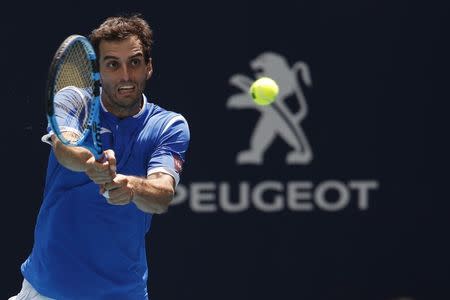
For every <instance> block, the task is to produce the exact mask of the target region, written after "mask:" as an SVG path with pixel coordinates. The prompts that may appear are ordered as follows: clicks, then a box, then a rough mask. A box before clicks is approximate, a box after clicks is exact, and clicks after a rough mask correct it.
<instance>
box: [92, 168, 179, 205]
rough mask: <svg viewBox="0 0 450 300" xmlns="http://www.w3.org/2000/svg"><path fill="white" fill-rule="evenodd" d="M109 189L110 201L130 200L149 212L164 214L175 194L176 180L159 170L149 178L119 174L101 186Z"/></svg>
mask: <svg viewBox="0 0 450 300" xmlns="http://www.w3.org/2000/svg"><path fill="white" fill-rule="evenodd" d="M105 191H108V196H109V197H108V198H107V199H108V203H110V204H113V205H125V204H128V203H130V202H133V203H134V204H136V206H137V207H138V208H139V209H140V210H142V211H144V212H147V213H152V214H162V213H165V212H166V211H167V209H168V208H169V204H170V202H171V201H172V199H173V196H174V194H175V180H174V179H173V177H172V176H170V175H168V174H166V173H162V172H157V173H153V174H150V175H149V176H148V177H147V178H142V177H136V176H126V175H122V174H117V175H116V177H115V178H114V180H113V182H112V183H107V184H105V185H103V186H101V188H100V193H104V192H105Z"/></svg>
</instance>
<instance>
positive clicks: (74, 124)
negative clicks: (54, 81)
mask: <svg viewBox="0 0 450 300" xmlns="http://www.w3.org/2000/svg"><path fill="white" fill-rule="evenodd" d="M54 101H55V105H60V106H64V109H58V110H57V112H58V113H57V114H56V113H55V118H56V121H57V123H58V124H59V128H60V130H61V132H68V131H70V132H73V133H75V134H78V135H81V134H82V131H83V129H82V128H81V124H82V123H83V119H84V118H88V115H87V111H85V110H80V107H81V108H85V107H88V102H89V94H88V93H87V92H86V91H84V90H82V89H79V88H77V87H74V86H68V87H65V88H63V89H61V90H60V91H59V92H58V93H56V95H55V100H54ZM52 135H53V131H52V130H51V127H50V124H48V125H47V134H45V135H44V136H43V137H42V138H41V140H42V141H43V142H45V143H48V144H50V145H51V136H52Z"/></svg>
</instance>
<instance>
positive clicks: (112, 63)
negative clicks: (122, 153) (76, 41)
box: [99, 36, 152, 117]
mask: <svg viewBox="0 0 450 300" xmlns="http://www.w3.org/2000/svg"><path fill="white" fill-rule="evenodd" d="M99 54H100V55H99V56H100V59H99V64H100V75H101V81H102V89H103V90H102V100H103V103H104V105H105V106H106V108H107V109H108V110H109V111H110V112H111V113H113V114H115V115H117V116H118V117H126V116H130V115H133V114H135V113H137V112H138V111H139V109H140V107H141V101H142V92H143V91H144V88H145V82H146V80H147V79H149V78H150V76H151V73H152V65H151V61H149V62H148V63H147V64H146V63H145V60H144V53H143V50H142V45H141V42H140V41H139V39H138V38H137V37H135V36H131V37H129V38H127V39H125V40H122V41H105V40H102V41H101V42H100V44H99Z"/></svg>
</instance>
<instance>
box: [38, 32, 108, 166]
mask: <svg viewBox="0 0 450 300" xmlns="http://www.w3.org/2000/svg"><path fill="white" fill-rule="evenodd" d="M77 42H80V43H81V44H82V45H83V48H84V50H85V54H86V57H87V58H88V60H89V61H90V63H91V67H92V73H91V78H92V80H93V81H94V86H93V99H92V100H91V101H90V109H89V116H88V122H87V127H86V128H85V129H84V131H83V132H82V133H81V135H82V137H81V138H80V139H79V140H78V141H77V142H75V143H74V142H71V141H69V140H68V139H66V138H64V136H63V135H62V132H61V130H60V128H59V126H58V124H57V121H56V117H55V110H54V107H53V105H54V97H55V93H54V83H55V79H56V75H57V74H58V72H59V70H60V67H61V64H62V62H63V61H64V58H65V55H67V52H66V51H67V49H69V48H70V47H71V46H72V45H73V44H74V43H77ZM45 97H46V113H47V120H48V122H49V124H50V127H51V129H52V131H53V132H54V134H55V135H56V136H57V137H58V139H59V140H60V141H61V142H62V143H63V144H64V145H67V146H78V147H84V148H86V149H87V150H89V151H90V152H91V153H92V154H93V155H94V156H95V159H96V160H99V161H101V160H102V159H103V149H102V141H101V136H100V117H99V115H100V73H99V71H98V65H97V56H96V55H95V51H94V48H93V47H92V45H91V43H90V42H89V40H88V39H87V38H86V37H84V36H82V35H77V34H74V35H71V36H69V37H67V38H66V39H65V40H64V42H63V43H62V44H61V45H60V46H59V48H58V50H57V51H56V53H55V55H54V57H53V60H52V63H51V65H50V70H49V75H48V79H47V87H46V95H45ZM89 135H91V137H92V143H90V142H89V141H86V139H87V138H88V137H89Z"/></svg>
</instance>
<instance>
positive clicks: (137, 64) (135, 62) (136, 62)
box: [131, 59, 141, 66]
mask: <svg viewBox="0 0 450 300" xmlns="http://www.w3.org/2000/svg"><path fill="white" fill-rule="evenodd" d="M140 64H141V60H140V59H132V60H131V65H132V66H139V65H140Z"/></svg>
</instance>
